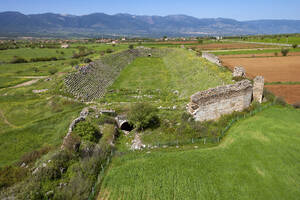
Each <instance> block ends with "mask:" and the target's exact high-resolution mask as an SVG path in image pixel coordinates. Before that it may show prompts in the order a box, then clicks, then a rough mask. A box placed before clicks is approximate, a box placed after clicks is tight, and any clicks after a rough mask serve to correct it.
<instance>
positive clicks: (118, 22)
mask: <svg viewBox="0 0 300 200" xmlns="http://www.w3.org/2000/svg"><path fill="white" fill-rule="evenodd" d="M299 32H300V20H255V21H237V20H234V19H224V18H207V19H198V18H195V17H191V16H187V15H169V16H165V17H162V16H138V15H130V14H116V15H107V14H104V13H94V14H89V15H83V16H74V15H60V14H53V13H45V14H34V15H24V14H22V13H19V12H2V13H0V36H58V37H62V36H91V37H95V36H101V35H102V34H106V35H107V34H109V35H114V34H115V35H130V36H152V37H158V36H163V35H168V36H196V35H245V34H283V33H299Z"/></svg>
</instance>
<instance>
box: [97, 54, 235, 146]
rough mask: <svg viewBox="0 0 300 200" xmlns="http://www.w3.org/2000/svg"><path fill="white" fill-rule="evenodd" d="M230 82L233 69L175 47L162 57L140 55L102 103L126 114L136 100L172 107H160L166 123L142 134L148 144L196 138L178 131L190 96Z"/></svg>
mask: <svg viewBox="0 0 300 200" xmlns="http://www.w3.org/2000/svg"><path fill="white" fill-rule="evenodd" d="M229 83H232V80H231V72H230V71H228V70H227V69H225V68H220V67H218V66H216V65H214V64H212V63H210V62H208V61H206V60H205V59H203V58H200V57H197V56H196V55H195V53H194V52H189V51H187V50H183V49H172V50H171V51H169V52H168V53H167V54H166V55H165V56H163V57H161V58H156V57H142V58H137V59H136V60H135V61H133V62H132V63H131V64H130V65H128V66H127V67H126V68H125V69H123V70H122V72H121V74H120V76H119V77H118V79H117V80H116V81H115V82H114V84H113V85H112V86H111V87H110V88H109V89H108V91H111V92H108V93H107V94H106V95H105V97H104V98H103V99H101V100H100V102H102V103H104V102H108V103H109V104H107V108H108V109H115V110H117V111H118V112H119V113H124V112H125V113H126V112H127V111H128V109H129V108H130V105H131V104H133V103H136V102H148V103H150V104H151V105H153V106H154V107H157V108H158V107H164V108H168V109H160V110H159V113H158V115H159V117H160V119H161V121H162V124H164V125H163V126H161V127H160V128H157V129H154V130H147V131H145V132H144V134H143V136H142V139H143V142H144V143H146V144H154V143H158V142H159V143H164V142H170V141H174V140H176V139H182V140H183V139H190V138H192V137H196V136H195V135H192V134H187V133H185V134H181V135H178V134H177V133H176V131H175V130H176V129H177V128H178V127H177V126H176V124H178V123H181V116H182V114H183V113H184V112H185V111H186V108H185V106H186V104H187V103H188V102H189V98H190V96H191V95H192V94H194V93H196V92H198V91H202V90H206V89H208V88H213V87H216V86H218V85H223V84H229ZM174 91H177V92H178V94H176V93H174ZM120 102H122V103H120ZM173 107H176V109H173ZM169 124H171V125H170V126H169Z"/></svg>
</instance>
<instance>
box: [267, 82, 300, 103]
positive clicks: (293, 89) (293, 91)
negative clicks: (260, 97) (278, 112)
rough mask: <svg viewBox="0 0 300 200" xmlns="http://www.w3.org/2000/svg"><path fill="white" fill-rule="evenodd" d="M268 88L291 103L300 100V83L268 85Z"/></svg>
mask: <svg viewBox="0 0 300 200" xmlns="http://www.w3.org/2000/svg"><path fill="white" fill-rule="evenodd" d="M265 87H266V88H267V89H269V90H270V91H271V92H273V93H274V94H276V95H277V96H279V97H283V98H284V99H285V101H286V102H287V103H289V104H295V103H299V102H300V84H295V85H280V84H278V85H266V86H265Z"/></svg>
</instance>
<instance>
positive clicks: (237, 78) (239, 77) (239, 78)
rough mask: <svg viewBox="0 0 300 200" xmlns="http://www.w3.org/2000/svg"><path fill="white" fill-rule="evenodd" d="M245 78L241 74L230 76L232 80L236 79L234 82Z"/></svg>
mask: <svg viewBox="0 0 300 200" xmlns="http://www.w3.org/2000/svg"><path fill="white" fill-rule="evenodd" d="M244 79H246V78H245V77H242V76H236V77H232V80H234V81H236V82H239V81H242V80H244Z"/></svg>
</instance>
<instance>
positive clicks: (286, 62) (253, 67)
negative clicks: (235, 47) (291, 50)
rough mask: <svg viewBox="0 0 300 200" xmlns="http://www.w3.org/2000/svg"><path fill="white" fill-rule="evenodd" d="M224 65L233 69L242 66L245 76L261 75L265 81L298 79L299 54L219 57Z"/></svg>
mask: <svg viewBox="0 0 300 200" xmlns="http://www.w3.org/2000/svg"><path fill="white" fill-rule="evenodd" d="M221 60H222V63H223V65H224V66H227V67H229V68H230V69H233V68H234V67H236V66H243V67H244V68H245V70H246V74H247V76H249V77H251V78H254V77H255V76H258V75H262V76H264V77H265V82H276V81H282V82H288V81H292V82H297V81H300V68H299V62H300V56H290V57H266V58H226V57H225V58H221Z"/></svg>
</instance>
